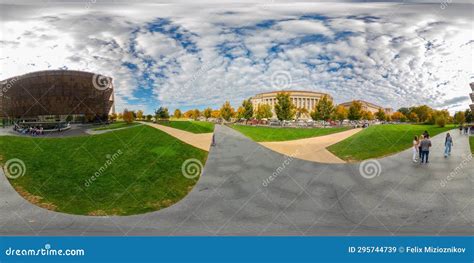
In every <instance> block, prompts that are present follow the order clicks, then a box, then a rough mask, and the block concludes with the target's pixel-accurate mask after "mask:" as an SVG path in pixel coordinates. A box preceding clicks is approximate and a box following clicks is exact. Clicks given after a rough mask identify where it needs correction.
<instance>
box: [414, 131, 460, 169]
mask: <svg viewBox="0 0 474 263" xmlns="http://www.w3.org/2000/svg"><path fill="white" fill-rule="evenodd" d="M432 146H433V144H432V143H431V140H430V134H429V133H428V131H425V132H424V133H423V134H422V135H421V136H420V137H418V136H415V138H414V140H413V162H415V163H417V162H418V161H419V162H420V164H423V163H425V164H427V163H429V157H430V148H431V147H432ZM444 146H445V147H444V158H448V157H449V156H450V155H451V149H452V148H453V146H454V142H453V137H451V134H449V133H448V134H446V139H445V141H444Z"/></svg>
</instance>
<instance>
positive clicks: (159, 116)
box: [155, 107, 170, 120]
mask: <svg viewBox="0 0 474 263" xmlns="http://www.w3.org/2000/svg"><path fill="white" fill-rule="evenodd" d="M169 118H170V114H169V112H168V108H165V107H159V108H158V109H157V110H155V119H156V120H167V119H169Z"/></svg>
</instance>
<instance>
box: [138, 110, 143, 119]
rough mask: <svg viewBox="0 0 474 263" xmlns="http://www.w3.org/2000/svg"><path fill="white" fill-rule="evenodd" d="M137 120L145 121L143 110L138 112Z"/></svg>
mask: <svg viewBox="0 0 474 263" xmlns="http://www.w3.org/2000/svg"><path fill="white" fill-rule="evenodd" d="M137 119H138V120H143V111H142V110H138V111H137Z"/></svg>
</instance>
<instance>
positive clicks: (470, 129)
mask: <svg viewBox="0 0 474 263" xmlns="http://www.w3.org/2000/svg"><path fill="white" fill-rule="evenodd" d="M473 131H474V126H473V127H471V126H469V125H464V126H462V125H459V134H461V135H470V134H471V133H473Z"/></svg>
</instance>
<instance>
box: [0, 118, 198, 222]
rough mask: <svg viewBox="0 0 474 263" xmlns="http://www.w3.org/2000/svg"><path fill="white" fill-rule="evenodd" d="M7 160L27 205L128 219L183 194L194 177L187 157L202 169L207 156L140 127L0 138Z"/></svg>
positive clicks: (0, 153) (0, 156)
mask: <svg viewBox="0 0 474 263" xmlns="http://www.w3.org/2000/svg"><path fill="white" fill-rule="evenodd" d="M12 158H18V159H21V160H22V161H23V162H24V163H25V166H26V173H25V174H24V175H23V176H22V177H19V178H18V179H10V182H11V183H12V185H13V186H14V187H15V189H17V191H18V192H19V193H20V194H21V195H23V196H24V197H25V199H27V200H29V201H30V202H33V203H35V204H37V205H39V206H41V207H45V208H49V209H52V210H56V211H60V212H65V213H70V214H80V215H131V214H139V213H145V212H150V211H155V210H159V209H162V208H165V207H168V206H170V205H172V204H174V203H176V202H178V201H179V200H181V199H182V198H183V197H184V196H186V195H187V194H188V192H189V191H190V190H191V189H192V187H193V186H194V185H195V184H196V182H197V180H198V178H199V177H196V178H194V179H188V178H186V177H184V176H183V175H182V172H181V166H182V164H183V162H184V161H185V160H187V159H190V158H195V159H198V160H199V161H201V163H202V164H203V165H204V163H205V161H206V158H207V152H205V151H202V150H199V149H197V148H194V147H192V146H190V145H188V144H185V143H183V142H181V141H179V140H177V139H175V138H174V137H171V136H169V135H167V134H166V133H164V132H161V131H159V130H157V129H155V128H152V127H148V126H145V125H141V126H137V127H133V128H130V129H124V130H119V131H113V132H110V133H106V134H101V135H93V136H81V137H69V138H29V137H11V136H0V162H1V163H2V164H5V162H6V161H7V160H10V159H12ZM94 175H95V176H96V177H95V178H96V179H95V180H92V179H91V178H92V177H93V176H94Z"/></svg>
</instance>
